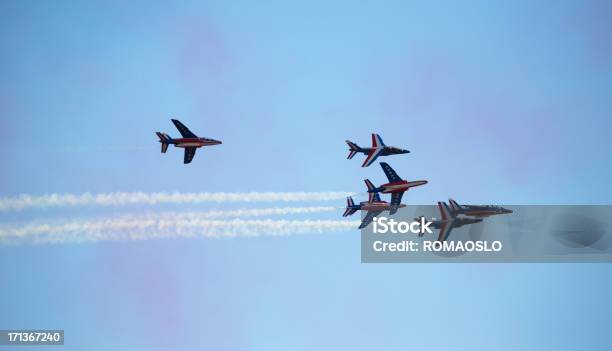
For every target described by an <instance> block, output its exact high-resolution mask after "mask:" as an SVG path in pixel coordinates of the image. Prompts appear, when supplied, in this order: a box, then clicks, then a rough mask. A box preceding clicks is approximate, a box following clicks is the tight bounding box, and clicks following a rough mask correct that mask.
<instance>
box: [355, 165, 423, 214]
mask: <svg viewBox="0 0 612 351" xmlns="http://www.w3.org/2000/svg"><path fill="white" fill-rule="evenodd" d="M380 166H381V167H382V169H383V172H385V175H387V179H389V183H387V184H383V185H381V186H379V187H375V186H374V184H372V182H371V181H370V180H369V179H366V180H364V182H365V183H366V186H367V187H368V193H370V194H375V193H383V194H389V193H390V194H391V209H390V210H389V214H391V215H392V214H394V213H395V212H397V209H398V208H399V207H398V206H399V204H400V203H401V202H402V196H403V195H404V192H406V191H408V189H410V188H413V187H415V186H420V185H424V184H427V181H426V180H415V181H411V182H409V181H407V180H404V179H401V178H400V177H399V176H398V175H397V173H395V171H394V170H393V168H391V166H389V165H388V164H387V163H386V162H381V163H380ZM371 200H372V198H371V197H370V202H372V201H371Z"/></svg>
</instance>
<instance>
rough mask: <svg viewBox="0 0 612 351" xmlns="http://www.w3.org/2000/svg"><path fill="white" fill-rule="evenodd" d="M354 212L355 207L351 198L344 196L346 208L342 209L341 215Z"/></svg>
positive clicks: (349, 214) (355, 210) (345, 215)
mask: <svg viewBox="0 0 612 351" xmlns="http://www.w3.org/2000/svg"><path fill="white" fill-rule="evenodd" d="M355 212H357V208H356V207H355V202H354V201H353V198H352V197H350V196H349V197H347V198H346V210H344V213H343V214H342V217H348V216H351V215H352V214H353V213H355Z"/></svg>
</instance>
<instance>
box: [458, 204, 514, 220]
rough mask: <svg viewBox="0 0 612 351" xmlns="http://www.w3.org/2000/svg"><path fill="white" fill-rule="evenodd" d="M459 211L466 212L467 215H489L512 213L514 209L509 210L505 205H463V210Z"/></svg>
mask: <svg viewBox="0 0 612 351" xmlns="http://www.w3.org/2000/svg"><path fill="white" fill-rule="evenodd" d="M458 213H460V214H464V215H466V216H473V217H489V216H495V215H501V214H508V213H512V210H508V209H505V208H503V207H496V206H471V205H463V206H462V208H461V210H459V212H458Z"/></svg>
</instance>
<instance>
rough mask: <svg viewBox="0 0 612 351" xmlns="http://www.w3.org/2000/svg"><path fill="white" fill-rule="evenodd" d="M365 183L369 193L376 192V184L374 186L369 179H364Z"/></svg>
mask: <svg viewBox="0 0 612 351" xmlns="http://www.w3.org/2000/svg"><path fill="white" fill-rule="evenodd" d="M363 181H364V182H365V185H366V187H367V188H368V192H369V193H371V192H374V189H376V187H375V186H374V184H372V182H371V181H370V180H369V179H364V180H363Z"/></svg>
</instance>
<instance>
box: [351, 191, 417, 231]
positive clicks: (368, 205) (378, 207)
mask: <svg viewBox="0 0 612 351" xmlns="http://www.w3.org/2000/svg"><path fill="white" fill-rule="evenodd" d="M372 197H373V201H371V202H370V201H363V202H361V203H360V204H358V205H356V204H355V202H354V201H353V198H352V197H350V196H349V197H347V198H346V210H345V211H344V214H342V216H343V217H348V216H351V215H353V213H355V212H357V211H359V210H361V211H368V212H367V213H366V216H365V217H364V218H363V220H362V221H361V224H360V225H359V229H363V228H365V227H367V226H368V225H370V223H372V221H373V220H374V217H376V216H378V215H379V214H381V213H382V212H383V211H388V210H390V209H391V204H389V203H388V202H387V201H381V200H380V195H378V194H373V196H372ZM399 207H406V205H404V204H400V205H399Z"/></svg>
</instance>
